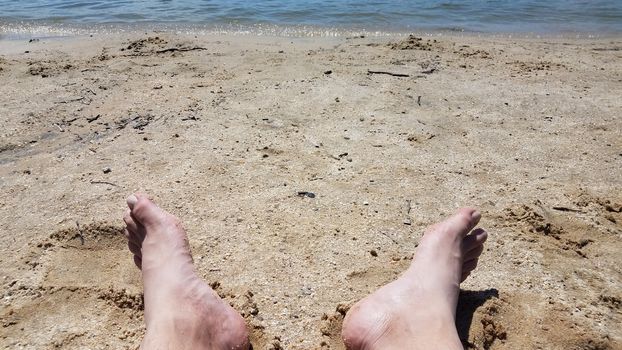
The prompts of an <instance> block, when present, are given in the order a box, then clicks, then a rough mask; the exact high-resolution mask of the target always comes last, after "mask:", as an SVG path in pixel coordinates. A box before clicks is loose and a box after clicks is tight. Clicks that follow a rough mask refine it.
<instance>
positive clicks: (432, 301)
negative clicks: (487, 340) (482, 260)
mask: <svg viewBox="0 0 622 350" xmlns="http://www.w3.org/2000/svg"><path fill="white" fill-rule="evenodd" d="M479 219H480V214H479V213H478V212H477V211H475V209H469V208H464V209H461V210H459V211H458V212H457V213H456V214H454V215H453V216H452V217H450V218H448V219H447V220H445V221H443V222H441V223H438V224H436V225H434V226H432V227H430V228H429V229H428V230H427V231H426V233H425V235H424V236H423V238H422V240H421V244H420V245H419V247H418V248H417V252H416V254H415V258H414V259H413V262H412V264H411V265H410V267H409V268H408V270H406V272H405V273H404V274H403V275H402V276H400V277H399V278H398V279H397V280H395V281H393V282H391V283H389V284H387V285H385V286H383V287H382V288H380V289H379V290H377V291H376V292H374V293H373V294H371V295H369V296H368V297H366V298H365V299H363V300H361V301H359V302H358V303H356V304H355V305H354V306H353V307H352V308H351V309H350V311H349V312H348V313H347V315H346V318H345V320H344V323H343V331H342V337H343V340H344V343H345V344H346V347H347V348H348V349H349V350H375V349H378V350H391V349H402V350H403V349H462V344H461V343H460V339H459V337H458V333H457V331H456V325H455V319H456V306H457V304H458V293H459V292H460V282H462V281H464V279H465V278H467V276H468V275H469V274H470V273H471V271H472V270H473V269H474V268H475V267H476V266H477V259H478V257H479V255H480V254H481V253H482V250H483V248H484V246H483V244H484V241H485V240H486V238H487V234H486V232H485V231H484V230H482V229H476V230H473V228H474V227H475V225H477V223H478V222H479ZM471 230H473V231H471ZM469 233H470V234H469Z"/></svg>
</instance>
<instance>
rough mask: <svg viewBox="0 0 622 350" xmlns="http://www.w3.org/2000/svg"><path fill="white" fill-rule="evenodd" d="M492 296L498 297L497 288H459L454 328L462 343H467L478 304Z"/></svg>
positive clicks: (480, 304)
mask: <svg viewBox="0 0 622 350" xmlns="http://www.w3.org/2000/svg"><path fill="white" fill-rule="evenodd" d="M492 298H499V291H498V290H497V289H494V288H493V289H486V290H476V291H474V290H461V291H460V297H459V299H458V308H457V313H456V328H458V335H459V336H460V340H461V341H462V344H467V343H468V340H469V329H470V328H471V322H473V314H474V313H475V311H476V310H477V308H479V307H480V306H482V305H484V303H485V302H486V301H488V300H489V299H492Z"/></svg>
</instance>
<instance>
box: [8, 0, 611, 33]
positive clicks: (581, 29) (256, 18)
mask: <svg viewBox="0 0 622 350" xmlns="http://www.w3.org/2000/svg"><path fill="white" fill-rule="evenodd" d="M24 23H27V24H28V25H41V24H44V25H49V26H50V25H51V26H55V25H56V26H60V25H62V26H65V27H71V26H76V25H77V26H85V25H106V24H126V25H133V24H137V23H139V24H140V23H143V24H148V23H150V24H163V23H166V24H169V25H171V24H175V25H195V26H197V25H198V26H202V27H206V28H208V27H223V26H225V27H226V26H239V27H245V26H247V27H256V26H261V25H275V26H280V27H287V26H294V27H300V26H313V27H330V28H338V29H339V28H340V29H361V30H368V31H374V30H379V31H410V30H451V31H469V32H513V33H529V32H532V33H620V32H622V1H620V0H613V1H612V0H592V1H578V0H549V1H540V0H516V1H502V0H488V1H467V0H459V1H448V0H445V1H431V0H429V1H421V0H420V1H397V0H394V1H381V0H374V1H337V0H306V1H295V0H290V1H286V0H264V1H258V0H248V1H243V0H233V1H229V0H175V1H173V0H105V1H104V0H100V1H82V0H29V1H15V0H0V25H1V26H2V27H4V28H7V27H11V26H19V25H22V26H23V25H24Z"/></svg>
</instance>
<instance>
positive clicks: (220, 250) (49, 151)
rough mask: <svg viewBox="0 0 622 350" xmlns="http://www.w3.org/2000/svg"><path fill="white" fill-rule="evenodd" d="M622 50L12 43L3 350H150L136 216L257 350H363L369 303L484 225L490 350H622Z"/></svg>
mask: <svg viewBox="0 0 622 350" xmlns="http://www.w3.org/2000/svg"><path fill="white" fill-rule="evenodd" d="M621 50H622V39H620V38H609V39H581V40H578V39H564V38H549V39H515V38H495V37H482V38H478V37H475V36H465V37H458V36H455V37H452V36H434V37H424V38H423V39H418V38H415V37H413V38H406V37H394V38H370V37H363V38H361V37H356V38H282V37H281V38H274V37H261V36H234V35H218V36H217V35H201V36H196V37H195V36H193V35H188V36H184V35H174V34H166V33H146V34H124V35H114V36H105V35H95V36H94V37H77V38H66V39H40V40H38V41H33V42H27V41H2V42H0V121H1V123H2V126H3V127H2V130H1V131H0V134H1V137H0V184H1V186H2V191H0V218H1V220H0V232H1V233H2V234H0V247H2V248H1V249H2V254H0V278H1V280H0V281H1V283H2V287H1V290H2V304H1V306H0V321H1V323H2V331H1V332H0V344H1V345H2V346H1V347H3V348H10V349H21V348H24V349H51V348H63V349H84V348H89V349H135V348H136V347H137V346H138V344H139V342H140V339H141V337H142V335H143V332H144V327H143V324H142V296H141V286H140V274H139V272H138V271H137V269H136V268H135V266H134V265H133V263H132V258H131V255H130V253H129V252H128V251H127V247H126V244H125V242H124V238H123V237H122V236H121V235H120V234H119V232H120V230H121V229H122V227H123V225H122V224H123V223H122V220H121V216H122V212H123V209H124V200H125V197H126V196H127V195H128V194H130V193H131V192H133V191H136V190H139V191H143V192H147V193H150V194H151V195H152V196H153V197H154V198H155V200H156V201H157V202H158V203H159V204H160V205H162V206H163V207H164V208H165V209H167V210H169V211H170V212H172V213H173V214H175V215H177V216H179V217H180V218H181V219H182V221H183V222H184V223H185V227H186V229H187V231H188V233H189V237H190V238H189V239H190V244H191V247H192V250H193V253H194V256H195V262H196V264H197V267H198V270H199V272H200V274H201V275H202V276H204V277H205V279H206V280H207V281H209V282H210V283H211V284H212V285H213V286H214V288H216V289H217V291H218V292H219V294H220V295H221V296H223V297H224V298H226V299H227V300H228V301H230V302H231V304H232V305H234V306H235V307H236V309H237V310H239V311H240V312H241V313H242V314H243V315H244V317H245V319H246V320H247V323H248V325H249V328H250V329H251V332H252V337H253V338H252V342H253V345H254V348H255V349H342V347H343V346H342V345H341V344H340V342H339V328H340V324H341V320H342V318H343V315H344V314H345V313H346V312H347V309H348V306H349V305H351V303H352V302H353V301H356V300H357V299H359V298H361V297H363V296H365V295H366V294H368V293H370V292H371V291H373V290H375V289H376V288H378V287H379V286H381V285H383V284H385V283H387V282H388V281H390V280H392V279H394V278H395V277H396V276H397V275H398V274H399V273H400V272H401V271H403V270H404V269H405V268H406V267H407V266H408V264H409V262H410V259H412V256H413V252H414V249H415V247H416V246H417V242H418V240H419V239H420V238H421V235H422V232H423V230H424V228H425V227H426V226H427V225H429V224H431V223H434V222H436V221H438V220H439V219H440V218H442V217H445V216H446V215H448V214H449V213H451V212H453V211H454V210H455V209H456V208H458V207H460V206H464V205H472V206H476V207H478V208H479V209H480V210H481V212H482V214H483V219H482V222H481V226H482V227H485V228H487V229H488V230H489V232H490V238H489V241H488V243H487V249H486V250H485V252H484V253H483V256H482V258H481V260H480V265H479V267H478V270H477V271H476V272H475V273H474V274H473V275H472V276H471V277H470V278H469V279H468V280H467V281H466V282H465V283H464V284H463V289H464V293H463V295H462V297H461V306H460V308H459V311H458V315H459V321H458V327H459V329H460V333H461V336H462V338H463V340H464V342H465V345H466V346H467V348H473V349H621V348H622V330H621V329H620V327H619V325H620V324H621V323H622V312H621V309H620V307H621V300H622V273H621V272H620V268H619V261H620V257H619V255H620V251H622V240H621V239H622V237H621V234H622V195H621V193H620V188H622V173H621V172H620V169H622V137H621V133H622V121H621V120H620V117H621V116H620V111H622V99H621V98H620V96H622V51H621Z"/></svg>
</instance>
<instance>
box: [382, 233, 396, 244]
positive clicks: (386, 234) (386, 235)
mask: <svg viewBox="0 0 622 350" xmlns="http://www.w3.org/2000/svg"><path fill="white" fill-rule="evenodd" d="M380 234H382V235H383V236H385V237H387V238H388V239H390V240H392V241H393V243H395V244H399V243H398V242H397V240H396V239H395V238H393V237H391V236H389V234H388V233H386V232H382V231H380Z"/></svg>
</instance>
